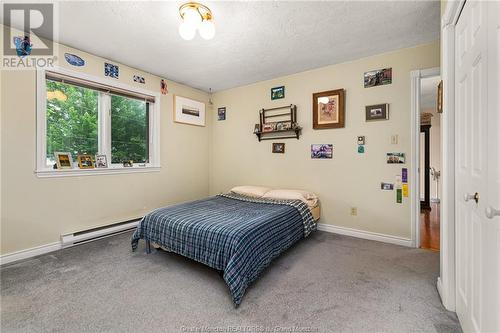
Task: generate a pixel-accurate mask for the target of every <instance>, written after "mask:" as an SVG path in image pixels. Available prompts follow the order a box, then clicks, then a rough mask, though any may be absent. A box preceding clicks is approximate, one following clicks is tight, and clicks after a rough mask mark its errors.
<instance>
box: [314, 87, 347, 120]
mask: <svg viewBox="0 0 500 333" xmlns="http://www.w3.org/2000/svg"><path fill="white" fill-rule="evenodd" d="M344 98H345V91H344V89H337V90H330V91H323V92H319V93H314V94H313V108H312V109H313V129H325V128H342V127H344V126H345V108H344Z"/></svg>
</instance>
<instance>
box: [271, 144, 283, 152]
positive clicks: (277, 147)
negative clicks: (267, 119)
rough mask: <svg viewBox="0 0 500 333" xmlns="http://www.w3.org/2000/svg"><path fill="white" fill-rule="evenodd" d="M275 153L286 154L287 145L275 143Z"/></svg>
mask: <svg viewBox="0 0 500 333" xmlns="http://www.w3.org/2000/svg"><path fill="white" fill-rule="evenodd" d="M273 153H274V154H284V153H285V144H284V143H281V142H280V143H277V142H273Z"/></svg>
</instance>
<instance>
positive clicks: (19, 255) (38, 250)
mask: <svg viewBox="0 0 500 333" xmlns="http://www.w3.org/2000/svg"><path fill="white" fill-rule="evenodd" d="M61 248H62V246H61V242H55V243H50V244H46V245H41V246H37V247H33V248H31V249H26V250H21V251H17V252H11V253H7V254H4V255H1V256H0V266H1V265H6V264H10V263H12V262H15V261H19V260H23V259H28V258H32V257H36V256H39V255H41V254H45V253H49V252H54V251H57V250H60V249H61Z"/></svg>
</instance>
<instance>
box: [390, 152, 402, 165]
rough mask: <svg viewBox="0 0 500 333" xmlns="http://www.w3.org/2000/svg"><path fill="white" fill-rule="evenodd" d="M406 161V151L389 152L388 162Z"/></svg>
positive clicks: (400, 162)
mask: <svg viewBox="0 0 500 333" xmlns="http://www.w3.org/2000/svg"><path fill="white" fill-rule="evenodd" d="M404 163H406V159H405V153H387V164H404Z"/></svg>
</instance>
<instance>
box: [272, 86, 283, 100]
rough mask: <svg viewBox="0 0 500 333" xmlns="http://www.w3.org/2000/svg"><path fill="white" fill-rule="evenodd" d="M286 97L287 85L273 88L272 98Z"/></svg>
mask: <svg viewBox="0 0 500 333" xmlns="http://www.w3.org/2000/svg"><path fill="white" fill-rule="evenodd" d="M281 98H285V86H281V87H274V88H271V100H275V99H281Z"/></svg>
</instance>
